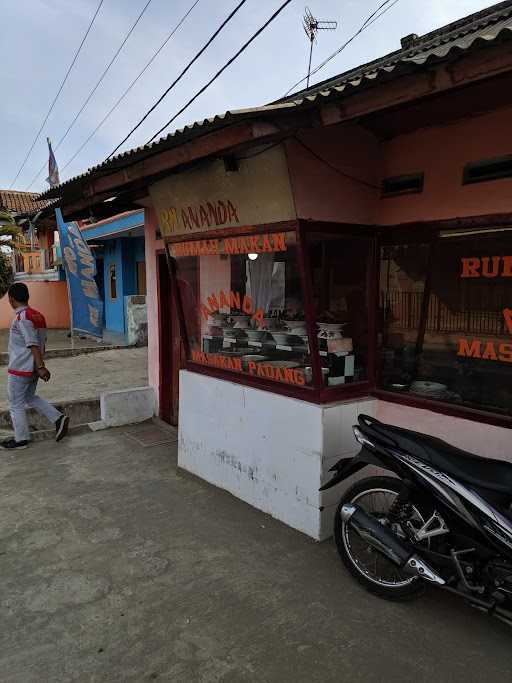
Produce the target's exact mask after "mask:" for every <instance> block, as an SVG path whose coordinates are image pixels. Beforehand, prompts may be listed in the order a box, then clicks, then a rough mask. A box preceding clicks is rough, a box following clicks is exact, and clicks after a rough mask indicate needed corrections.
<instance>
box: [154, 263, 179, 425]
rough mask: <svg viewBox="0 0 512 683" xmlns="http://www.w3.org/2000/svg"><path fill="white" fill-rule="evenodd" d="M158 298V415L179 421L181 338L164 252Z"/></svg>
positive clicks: (159, 267)
mask: <svg viewBox="0 0 512 683" xmlns="http://www.w3.org/2000/svg"><path fill="white" fill-rule="evenodd" d="M158 301H159V318H160V340H159V342H160V344H159V348H160V358H159V362H160V417H161V418H162V420H165V422H168V423H169V424H172V425H174V426H177V425H178V405H179V371H180V367H181V360H182V353H183V348H182V340H181V334H180V326H179V320H178V311H177V306H176V296H175V292H174V290H173V287H172V284H171V278H170V275H169V269H168V267H167V261H166V258H165V254H159V255H158Z"/></svg>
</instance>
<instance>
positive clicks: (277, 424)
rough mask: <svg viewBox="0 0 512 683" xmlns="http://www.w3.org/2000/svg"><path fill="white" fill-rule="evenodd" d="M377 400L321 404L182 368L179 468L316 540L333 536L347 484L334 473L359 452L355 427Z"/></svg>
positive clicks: (372, 411)
mask: <svg viewBox="0 0 512 683" xmlns="http://www.w3.org/2000/svg"><path fill="white" fill-rule="evenodd" d="M375 409H376V400H375V399H371V398H368V399H364V400H356V401H347V402H343V403H337V404H330V405H326V406H319V405H315V404H312V403H307V402H306V401H300V400H297V399H293V398H289V397H287V396H280V395H278V394H272V393H269V392H266V391H261V390H260V389H253V388H250V387H245V386H242V385H240V384H236V383H234V382H229V381H226V380H219V379H215V378H213V377H207V376H205V375H199V374H196V373H193V372H189V371H186V370H182V371H181V372H180V420H179V422H180V423H179V449H178V464H179V466H180V467H182V468H183V469H185V470H187V471H189V472H192V473H193V474H195V475H197V476H199V477H201V478H202V479H205V480H206V481H208V482H210V483H211V484H214V485H216V486H219V487H220V488H223V489H225V490H227V491H229V492H230V493H232V494H233V495H234V496H236V497H237V498H240V499H242V500H244V501H245V502H247V503H249V504H250V505H253V506H254V507H256V508H258V509H259V510H263V511H264V512H267V513H268V514H270V515H272V516H273V517H275V518H276V519H279V520H281V521H282V522H284V523H285V524H288V525H289V526H291V527H293V528H295V529H298V530H299V531H302V532H304V533H305V534H307V535H308V536H311V537H312V538H314V539H316V540H323V539H325V538H328V537H329V536H330V535H331V533H332V524H333V517H334V512H335V508H336V504H337V502H338V500H339V498H340V495H341V491H342V487H341V486H337V487H335V488H334V489H331V490H329V491H326V492H325V493H322V494H321V493H319V491H318V489H319V488H320V486H321V485H322V483H323V482H324V481H325V480H326V478H327V476H328V474H327V473H328V470H329V468H330V467H331V466H332V465H333V464H334V462H336V460H338V459H339V458H341V457H351V456H353V455H355V454H356V453H357V452H358V450H359V449H358V445H357V443H356V441H355V439H354V437H353V434H352V425H353V424H354V423H355V422H356V420H357V415H358V414H359V413H366V414H370V415H374V414H375Z"/></svg>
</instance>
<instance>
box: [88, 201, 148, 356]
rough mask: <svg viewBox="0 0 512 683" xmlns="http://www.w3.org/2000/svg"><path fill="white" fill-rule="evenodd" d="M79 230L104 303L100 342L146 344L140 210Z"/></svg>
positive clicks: (143, 257)
mask: <svg viewBox="0 0 512 683" xmlns="http://www.w3.org/2000/svg"><path fill="white" fill-rule="evenodd" d="M80 229H81V231H82V234H83V236H84V238H85V240H86V242H87V243H88V244H89V245H90V246H91V248H92V251H93V253H94V255H95V257H96V267H97V271H98V276H97V283H98V288H99V290H100V294H101V295H102V298H103V301H104V335H103V337H104V339H106V340H108V339H110V340H111V341H115V340H119V341H121V340H122V341H126V342H127V343H128V344H145V343H147V315H146V263H145V253H144V210H141V209H139V210H138V211H129V212H126V213H122V214H119V215H117V216H113V217H112V218H109V219H106V220H103V221H98V222H94V223H85V222H84V221H82V222H81V223H80Z"/></svg>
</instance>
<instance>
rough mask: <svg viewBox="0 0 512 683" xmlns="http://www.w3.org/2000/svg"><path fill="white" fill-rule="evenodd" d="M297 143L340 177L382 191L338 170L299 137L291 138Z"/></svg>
mask: <svg viewBox="0 0 512 683" xmlns="http://www.w3.org/2000/svg"><path fill="white" fill-rule="evenodd" d="M291 137H292V139H293V140H295V142H298V143H299V145H300V146H301V147H303V148H304V149H305V150H306V151H307V152H309V154H311V156H313V157H314V158H315V159H317V160H318V161H321V162H322V163H323V164H325V165H326V166H327V167H328V168H330V169H331V170H332V171H335V172H336V173H338V174H339V175H341V176H343V178H348V179H349V180H352V181H353V182H355V183H359V184H360V185H364V186H365V187H370V188H372V190H380V189H381V188H380V186H379V185H375V184H374V183H370V182H368V181H367V180H363V179H362V178H357V177H356V176H353V175H351V174H350V173H346V172H345V171H342V170H341V168H338V167H337V166H335V165H334V164H331V162H330V161H328V160H327V159H325V158H324V157H323V156H321V155H320V154H317V153H316V152H315V150H314V149H311V147H310V146H309V145H307V144H306V143H305V142H303V141H302V140H301V139H300V138H299V137H297V135H293V136H291Z"/></svg>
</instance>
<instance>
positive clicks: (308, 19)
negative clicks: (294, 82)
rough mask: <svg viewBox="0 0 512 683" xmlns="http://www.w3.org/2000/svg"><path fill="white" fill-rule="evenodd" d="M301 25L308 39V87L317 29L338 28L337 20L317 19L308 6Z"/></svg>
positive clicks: (330, 29) (331, 29)
mask: <svg viewBox="0 0 512 683" xmlns="http://www.w3.org/2000/svg"><path fill="white" fill-rule="evenodd" d="M302 25H303V26H304V31H305V33H306V35H307V37H308V40H309V45H310V47H309V65H308V80H307V86H306V87H308V88H309V77H310V74H311V60H312V59H313V44H314V43H316V41H317V38H316V35H317V33H318V31H335V30H336V29H337V28H338V22H337V21H318V19H316V18H315V17H314V16H313V14H312V13H311V10H310V9H309V7H306V9H305V10H304V16H303V20H302Z"/></svg>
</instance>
